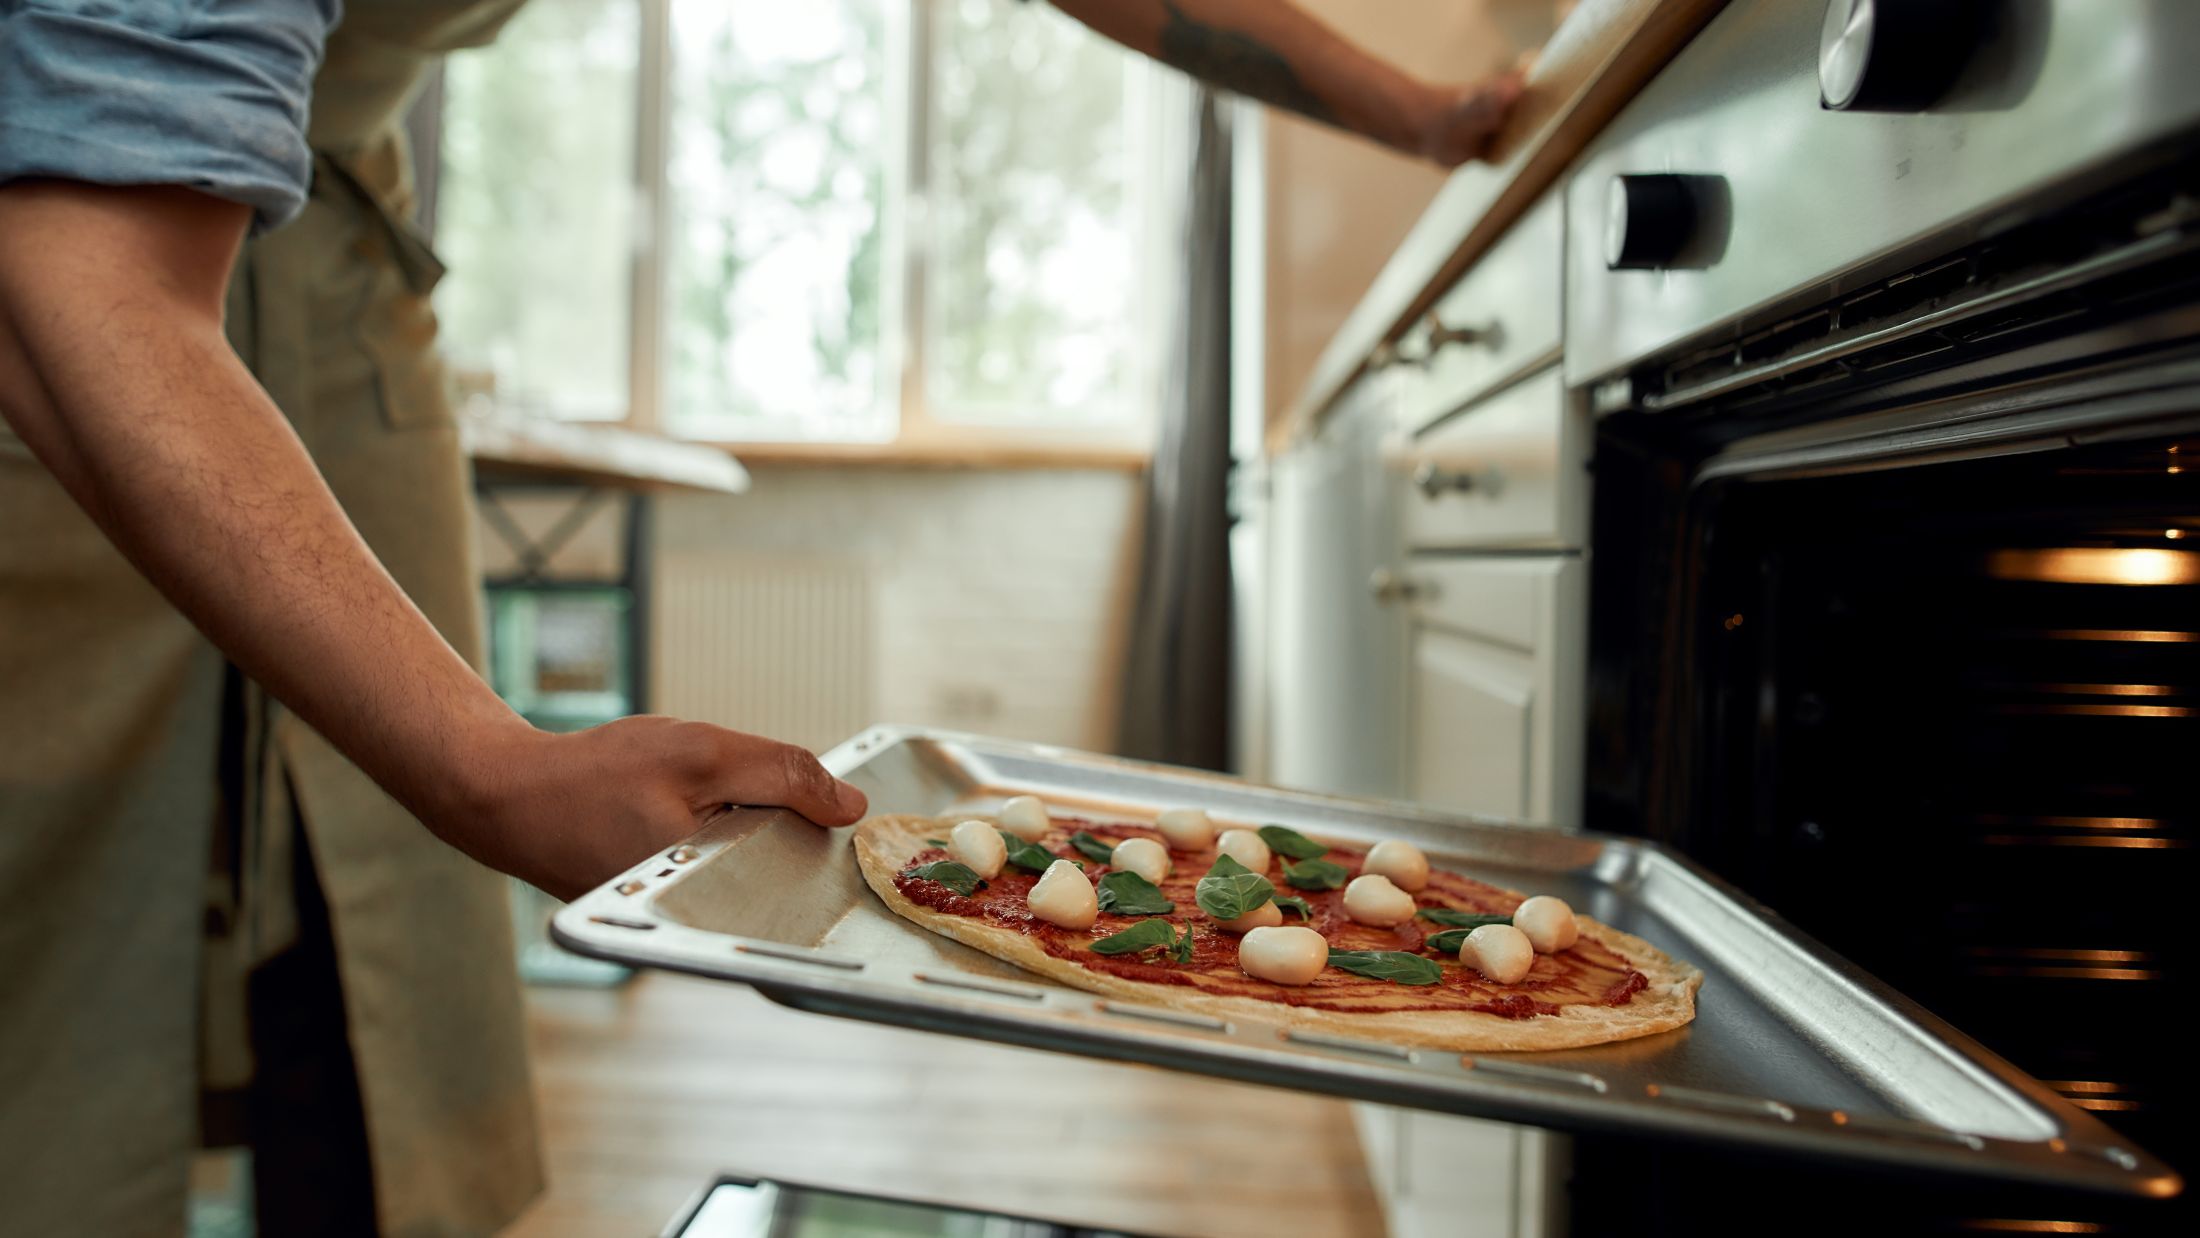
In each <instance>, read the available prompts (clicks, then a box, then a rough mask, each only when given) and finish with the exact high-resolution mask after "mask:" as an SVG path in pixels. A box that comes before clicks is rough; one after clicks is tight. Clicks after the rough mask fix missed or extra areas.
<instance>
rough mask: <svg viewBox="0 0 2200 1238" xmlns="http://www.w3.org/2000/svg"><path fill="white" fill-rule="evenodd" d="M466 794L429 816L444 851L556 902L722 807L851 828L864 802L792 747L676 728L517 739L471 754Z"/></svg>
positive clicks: (619, 725) (634, 722)
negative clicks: (785, 813) (471, 779)
mask: <svg viewBox="0 0 2200 1238" xmlns="http://www.w3.org/2000/svg"><path fill="white" fill-rule="evenodd" d="M475 759H476V761H478V762H479V763H480V764H479V768H478V770H477V778H478V781H477V782H476V784H475V786H474V788H473V789H471V790H468V791H465V792H462V793H460V794H457V795H453V796H450V797H444V798H442V799H440V800H439V801H438V802H437V803H436V804H434V805H431V806H429V808H428V813H427V814H426V815H427V816H428V819H429V822H430V825H431V826H432V827H433V828H435V830H436V832H437V833H438V834H439V835H441V836H443V837H444V838H445V840H446V841H448V842H450V843H452V844H453V845H454V846H457V847H458V848H459V849H460V850H462V851H465V852H466V853H468V854H469V855H472V856H474V857H475V858H477V859H480V860H482V861H484V862H485V863H487V864H489V865H490V866H491V867H493V868H497V869H501V870H503V871H505V872H508V873H511V874H513V875H515V876H518V877H521V878H523V879H525V880H527V881H529V882H532V883H533V884H535V885H537V886H539V887H541V888H542V889H544V890H547V891H549V892H550V893H552V894H554V895H556V896H558V897H559V898H572V897H573V896H575V895H577V894H579V893H581V892H583V891H585V890H588V889H589V888H591V887H593V886H596V885H598V884H600V883H602V882H603V881H604V880H605V879H606V878H608V877H610V876H611V875H613V874H615V873H617V872H619V871H620V870H622V869H624V868H627V867H628V866H630V865H632V864H634V863H635V862H636V861H638V860H640V859H641V858H642V857H644V856H646V855H648V854H649V853H651V852H652V851H655V850H657V849H658V848H660V847H665V846H668V845H670V844H672V843H674V842H677V841H679V840H680V839H682V838H685V837H687V836H688V835H689V834H692V833H694V832H695V829H696V827H697V826H699V825H701V824H702V823H703V821H704V819H705V818H707V817H708V816H709V815H710V814H711V813H712V812H714V811H716V810H717V809H718V808H719V807H720V806H721V805H725V804H746V805H776V806H784V807H787V808H792V809H794V810H795V811H796V812H799V813H801V814H802V815H803V816H805V817H808V818H809V819H810V820H812V821H814V822H816V823H817V824H819V825H851V824H853V823H854V822H856V821H857V820H859V819H861V818H862V816H863V813H864V809H865V807H866V805H865V802H864V798H863V792H861V791H858V790H856V789H855V788H854V787H851V786H849V785H848V784H847V783H845V782H842V781H840V780H839V779H837V778H834V777H833V776H832V775H831V774H829V773H827V772H825V767H824V766H823V765H820V764H819V763H818V760H817V758H816V757H814V756H811V755H810V754H809V753H808V752H807V751H805V750H803V749H801V748H797V747H795V746H794V745H792V744H782V743H779V742H778V741H776V740H769V739H763V738H761V737H758V736H755V735H744V734H742V733H741V732H739V731H729V730H726V729H725V728H723V727H715V726H711V725H709V724H708V723H702V722H682V721H679V720H678V719H675V718H656V717H642V718H622V719H620V720H619V721H617V722H607V723H605V724H604V725H602V726H599V727H592V728H590V729H588V730H585V731H576V732H573V733H572V734H568V735H552V734H547V733H544V732H541V731H533V732H530V733H527V734H522V735H516V736H513V737H511V739H510V740H507V741H505V742H501V743H496V744H492V745H490V746H488V747H487V748H486V749H485V750H484V751H483V752H481V753H479V754H477V756H476V758H475Z"/></svg>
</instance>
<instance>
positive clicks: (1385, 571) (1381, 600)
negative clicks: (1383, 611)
mask: <svg viewBox="0 0 2200 1238" xmlns="http://www.w3.org/2000/svg"><path fill="white" fill-rule="evenodd" d="M1367 592H1368V594H1369V596H1371V597H1373V598H1374V599H1375V601H1376V602H1377V603H1378V604H1380V605H1383V606H1388V605H1390V604H1391V603H1393V602H1410V601H1413V600H1414V599H1416V598H1425V597H1431V596H1434V595H1435V593H1436V587H1435V586H1434V585H1431V584H1427V583H1425V582H1423V581H1418V580H1415V579H1413V578H1412V577H1410V576H1408V575H1406V574H1405V573H1404V572H1394V571H1391V570H1390V569H1389V568H1387V567H1379V568H1376V569H1375V571H1374V573H1373V574H1371V575H1370V576H1369V577H1368V578H1367Z"/></svg>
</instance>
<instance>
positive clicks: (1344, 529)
mask: <svg viewBox="0 0 2200 1238" xmlns="http://www.w3.org/2000/svg"><path fill="white" fill-rule="evenodd" d="M1395 393H1396V388H1395V386H1394V385H1393V384H1392V382H1391V381H1390V380H1389V378H1388V377H1387V376H1385V375H1381V374H1377V375H1371V376H1369V377H1368V378H1365V379H1363V380H1361V382H1360V383H1358V384H1356V385H1355V386H1354V387H1353V388H1352V389H1351V390H1350V391H1349V392H1348V393H1347V394H1346V396H1345V398H1344V402H1343V403H1342V405H1340V407H1339V408H1338V409H1337V411H1336V412H1335V413H1334V414H1333V415H1332V416H1331V417H1330V418H1329V420H1328V421H1327V422H1325V423H1324V425H1323V427H1322V429H1321V432H1320V433H1319V434H1316V435H1314V436H1312V437H1310V438H1309V439H1307V440H1306V441H1305V442H1302V443H1301V444H1299V445H1298V446H1296V447H1294V448H1293V449H1292V450H1290V451H1288V452H1285V453H1284V454H1282V455H1280V456H1278V457H1276V459H1275V462H1274V471H1273V474H1272V484H1271V486H1270V487H1269V505H1270V506H1269V513H1268V517H1269V520H1270V521H1271V522H1272V524H1273V533H1272V537H1273V540H1272V542H1271V543H1270V545H1269V549H1268V560H1267V567H1268V570H1269V575H1270V587H1269V591H1268V607H1269V614H1270V618H1271V622H1270V623H1269V625H1268V630H1267V633H1266V640H1267V642H1268V652H1267V655H1266V663H1267V666H1268V668H1269V673H1268V683H1267V684H1266V700H1267V717H1268V721H1267V727H1266V729H1267V732H1268V775H1269V778H1270V780H1271V781H1273V782H1275V783H1278V784H1280V785H1283V786H1290V787H1298V788H1302V789H1305V790H1309V791H1324V792H1330V793H1333V794H1339V795H1374V796H1384V797H1390V798H1395V797H1397V796H1398V795H1399V794H1400V792H1401V791H1402V790H1403V787H1404V774H1405V759H1404V756H1403V754H1404V751H1405V739H1404V723H1405V634H1406V622H1405V616H1404V614H1403V613H1402V612H1401V611H1400V610H1399V609H1398V608H1397V607H1395V606H1388V605H1384V604H1382V603H1381V602H1380V601H1379V600H1378V599H1377V598H1376V597H1374V596H1372V595H1371V594H1370V592H1369V589H1368V582H1369V580H1370V579H1371V578H1373V577H1374V576H1376V574H1377V573H1379V572H1382V571H1384V570H1386V569H1389V568H1391V567H1393V566H1394V565H1395V564H1396V563H1397V561H1398V557H1399V545H1400V542H1399V533H1398V516H1397V499H1396V495H1395V493H1394V490H1393V488H1392V487H1391V485H1390V484H1389V480H1388V477H1387V474H1386V473H1385V470H1384V467H1383V459H1382V440H1383V435H1384V433H1385V432H1386V430H1387V428H1388V426H1389V425H1390V423H1391V418H1392V416H1393V414H1394V410H1395Z"/></svg>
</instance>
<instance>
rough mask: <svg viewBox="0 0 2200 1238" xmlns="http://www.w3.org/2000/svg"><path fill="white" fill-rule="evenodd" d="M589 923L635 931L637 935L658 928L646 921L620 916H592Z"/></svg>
mask: <svg viewBox="0 0 2200 1238" xmlns="http://www.w3.org/2000/svg"><path fill="white" fill-rule="evenodd" d="M588 922H589V923H590V924H603V925H608V926H610V927H612V928H623V929H633V930H634V931H635V932H637V933H646V932H648V931H650V930H651V929H653V928H656V927H657V926H656V925H654V924H651V923H649V922H648V921H646V920H625V919H621V918H620V917H618V916H590V917H588Z"/></svg>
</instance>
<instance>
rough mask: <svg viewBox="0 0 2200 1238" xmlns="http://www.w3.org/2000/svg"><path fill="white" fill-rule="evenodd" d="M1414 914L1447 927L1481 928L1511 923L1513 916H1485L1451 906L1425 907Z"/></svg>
mask: <svg viewBox="0 0 2200 1238" xmlns="http://www.w3.org/2000/svg"><path fill="white" fill-rule="evenodd" d="M1413 914H1415V915H1417V916H1419V917H1421V918H1422V919H1423V920H1434V921H1435V922H1436V923H1438V924H1441V925H1443V926H1444V927H1446V928H1470V929H1471V928H1481V927H1482V926H1483V925H1485V924H1511V923H1512V922H1513V918H1512V917H1511V916H1485V915H1480V914H1477V913H1475V912H1472V911H1453V910H1452V909H1451V908H1449V907H1423V908H1422V909H1420V910H1419V911H1416V912H1414V913H1413Z"/></svg>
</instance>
